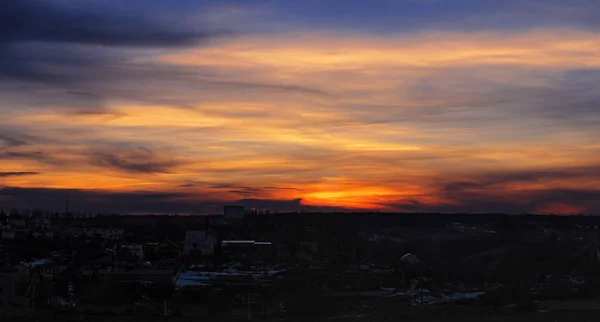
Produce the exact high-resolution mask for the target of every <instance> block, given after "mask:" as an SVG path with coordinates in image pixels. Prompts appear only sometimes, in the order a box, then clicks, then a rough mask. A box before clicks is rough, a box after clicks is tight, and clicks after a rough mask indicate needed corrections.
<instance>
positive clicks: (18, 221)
mask: <svg viewBox="0 0 600 322" xmlns="http://www.w3.org/2000/svg"><path fill="white" fill-rule="evenodd" d="M9 225H10V226H11V227H15V228H25V227H26V226H27V221H26V220H25V218H24V217H21V216H15V217H10V219H9Z"/></svg>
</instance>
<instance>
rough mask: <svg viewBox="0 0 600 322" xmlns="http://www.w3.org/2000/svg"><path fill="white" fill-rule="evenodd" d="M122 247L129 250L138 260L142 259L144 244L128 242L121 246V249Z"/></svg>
mask: <svg viewBox="0 0 600 322" xmlns="http://www.w3.org/2000/svg"><path fill="white" fill-rule="evenodd" d="M123 248H125V249H126V250H128V251H130V252H131V253H132V254H133V255H134V256H135V257H136V258H137V259H138V261H140V262H141V261H143V260H144V246H143V245H140V244H129V245H123V246H121V249H123Z"/></svg>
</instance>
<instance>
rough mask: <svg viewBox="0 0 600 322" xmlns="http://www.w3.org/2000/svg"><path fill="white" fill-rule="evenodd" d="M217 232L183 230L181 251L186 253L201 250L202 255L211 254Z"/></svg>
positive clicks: (215, 243)
mask: <svg viewBox="0 0 600 322" xmlns="http://www.w3.org/2000/svg"><path fill="white" fill-rule="evenodd" d="M216 245H217V234H216V232H215V231H212V230H190V231H186V232H185V245H184V248H183V251H184V252H185V254H186V255H189V254H190V253H192V252H201V253H202V255H211V254H213V253H214V252H215V247H216Z"/></svg>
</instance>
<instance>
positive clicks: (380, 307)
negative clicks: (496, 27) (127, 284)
mask: <svg viewBox="0 0 600 322" xmlns="http://www.w3.org/2000/svg"><path fill="white" fill-rule="evenodd" d="M599 316H600V299H593V300H586V301H563V302H558V301H557V302H553V301H548V302H540V303H538V308H537V309H535V310H533V311H521V310H518V309H516V308H513V307H485V306H479V305H458V304H450V305H441V306H430V307H421V308H414V307H394V305H393V302H387V301H381V300H377V301H371V302H365V303H364V304H361V305H360V306H359V307H357V308H355V309H353V310H349V311H347V312H342V313H338V314H335V315H331V316H307V317H280V318H260V319H253V320H254V321H269V322H273V321H293V322H317V321H332V322H345V321H348V322H350V321H417V322H418V321H457V322H458V321H460V322H469V321H492V322H494V321H511V322H537V321H552V322H563V321H565V322H573V321H598V317H599ZM199 320H201V321H247V320H248V319H247V316H245V315H244V314H241V313H240V314H238V315H227V316H222V317H202V318H201V319H198V318H186V317H142V316H138V317H135V316H106V315H83V314H48V315H45V316H37V317H28V318H6V317H3V318H2V321H23V322H29V321H36V322H45V321H67V322H68V321H94V322H95V321H97V322H100V321H115V322H117V321H175V322H188V321H189V322H191V321H199Z"/></svg>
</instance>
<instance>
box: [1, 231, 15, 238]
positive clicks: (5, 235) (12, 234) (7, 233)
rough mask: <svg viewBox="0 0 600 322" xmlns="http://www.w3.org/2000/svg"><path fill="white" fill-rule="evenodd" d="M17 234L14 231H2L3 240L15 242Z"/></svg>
mask: <svg viewBox="0 0 600 322" xmlns="http://www.w3.org/2000/svg"><path fill="white" fill-rule="evenodd" d="M16 238H17V232H16V231H15V230H14V229H2V240H15V239H16Z"/></svg>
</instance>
